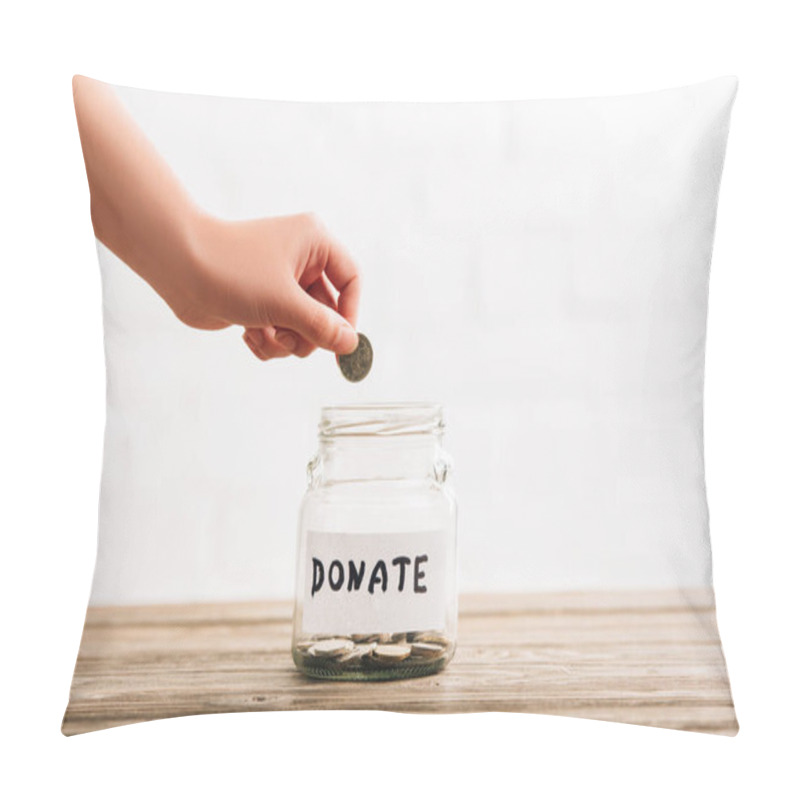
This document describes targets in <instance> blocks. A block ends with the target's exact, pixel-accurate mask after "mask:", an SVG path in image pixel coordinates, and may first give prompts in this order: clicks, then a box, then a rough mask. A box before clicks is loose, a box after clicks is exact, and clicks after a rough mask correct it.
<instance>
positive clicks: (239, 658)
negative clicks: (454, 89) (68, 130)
mask: <svg viewBox="0 0 800 800" xmlns="http://www.w3.org/2000/svg"><path fill="white" fill-rule="evenodd" d="M736 85H737V84H736V80H735V79H734V78H731V77H725V78H719V79H716V80H712V81H708V82H705V83H700V84H697V85H693V86H689V87H684V88H677V89H670V90H666V91H657V92H652V93H648V94H639V95H631V96H621V97H603V98H584V99H568V100H535V101H519V102H476V103H433V104H413V103H290V102H272V101H264V100H243V99H231V98H222V97H204V96H188V95H178V94H167V93H160V92H153V91H143V90H139V89H131V88H123V87H115V88H114V89H113V91H114V93H115V94H116V97H117V98H118V100H119V101H120V102H121V103H122V105H123V107H124V108H125V109H126V111H127V113H128V114H129V115H130V118H131V119H132V121H133V123H134V124H135V126H136V127H137V128H138V129H139V130H140V131H141V132H142V133H143V134H144V136H145V137H146V138H147V139H148V140H149V141H150V142H151V143H152V145H153V146H154V147H155V149H156V151H157V152H158V153H159V154H160V156H161V157H162V158H163V159H164V160H165V162H166V163H167V164H168V165H169V168H170V169H171V170H172V172H173V173H174V175H175V176H176V177H177V180H178V181H179V182H180V184H181V185H182V186H183V187H184V188H185V190H186V193H187V195H188V196H189V197H190V198H191V199H192V201H193V202H194V203H196V204H197V205H198V206H199V207H201V208H202V209H203V210H204V212H205V213H207V214H209V215H212V216H213V217H216V218H221V219H225V220H244V219H250V218H263V217H273V216H279V215H287V214H295V213H299V212H313V213H314V214H315V215H316V216H317V217H318V218H319V219H320V220H321V221H322V222H323V223H324V225H325V227H326V229H327V230H329V231H330V232H331V233H332V234H333V235H334V236H335V237H336V239H337V240H338V241H339V242H341V243H342V244H343V245H344V246H345V247H346V248H347V251H348V252H349V254H350V256H351V257H352V258H353V260H354V261H355V262H356V263H357V264H358V265H359V268H360V270H361V275H362V282H363V292H362V299H361V304H360V316H359V329H360V330H362V331H364V332H365V333H366V334H367V335H368V336H369V338H370V340H371V342H372V345H373V348H374V363H373V366H372V370H371V372H370V374H369V376H368V377H367V378H366V379H365V380H364V381H362V382H360V383H348V382H347V381H345V380H344V379H343V378H342V375H341V373H340V371H339V369H338V367H337V363H336V358H335V357H334V355H333V354H332V353H330V352H329V351H326V350H324V349H319V350H317V351H316V352H314V353H313V354H312V355H311V356H310V357H309V358H307V359H303V360H301V359H297V358H294V357H290V358H284V359H276V360H271V361H268V362H266V363H262V362H261V361H260V360H258V359H256V358H254V357H253V354H252V353H251V352H250V351H249V350H248V348H247V347H245V345H244V344H243V343H242V341H241V335H242V328H241V327H239V328H237V327H235V326H231V327H228V328H225V329H223V330H215V331H209V330H204V331H201V330H197V329H195V328H192V327H189V326H188V325H186V324H184V323H182V322H181V321H180V320H179V319H178V318H177V316H176V315H175V313H173V311H172V309H171V308H170V307H169V306H168V305H167V303H165V302H164V300H162V298H161V297H160V296H159V295H158V294H157V293H156V292H155V291H154V290H153V288H151V286H150V285H148V283H147V282H146V281H145V280H142V278H141V277H139V275H137V274H136V273H135V272H134V271H133V269H131V268H130V267H129V266H128V265H127V264H126V263H124V262H123V261H122V260H121V259H120V258H119V257H117V255H115V254H114V253H113V252H112V251H111V249H109V248H108V247H107V246H106V245H104V244H102V243H101V242H99V241H98V254H99V261H100V270H101V275H102V285H103V315H104V330H105V353H106V370H107V418H106V433H105V451H104V461H103V474H102V485H101V494H100V514H99V540H98V554H97V563H96V569H95V574H94V582H93V585H92V592H91V599H90V607H89V609H88V614H87V619H86V625H85V628H84V633H83V639H82V642H81V645H80V652H79V655H78V660H77V665H76V669H75V675H74V679H73V684H72V689H71V693H70V700H69V705H68V708H67V710H66V715H65V718H64V723H63V731H64V733H65V734H74V733H80V732H85V731H92V730H97V729H100V728H107V727H111V726H115V725H122V724H126V723H131V722H135V721H141V720H150V719H157V718H164V717H171V716H179V715H185V714H200V713H211V712H230V711H248V710H274V709H298V708H370V709H387V710H398V711H409V710H414V711H428V712H473V711H506V710H514V711H528V712H536V713H545V714H560V715H571V716H579V717H588V718H594V719H601V720H609V721H621V722H631V723H638V724H643V725H651V726H660V727H666V728H678V729H687V730H694V731H707V732H713V733H723V734H735V733H736V731H737V730H738V725H737V722H736V716H735V712H734V708H733V703H732V700H731V694H730V688H729V683H728V677H727V672H726V666H725V661H724V657H723V653H722V649H721V644H720V641H719V636H718V632H717V626H716V619H715V604H714V593H713V588H712V576H711V550H710V541H709V526H708V510H707V505H706V492H705V477H704V468H703V370H704V350H705V335H706V309H707V294H708V279H709V265H710V260H711V251H712V244H713V237H714V226H715V217H716V210H717V197H718V190H719V184H720V177H721V173H722V166H723V159H724V153H725V146H726V139H727V134H728V124H729V118H730V111H731V106H732V103H733V100H734V96H735V93H736ZM123 146H125V145H123ZM84 149H86V145H85V143H84ZM117 177H118V181H117V182H118V186H117V190H118V191H120V192H126V191H130V189H129V186H128V185H127V183H126V181H128V180H129V179H130V176H128V175H122V174H121V175H119V176H117ZM95 199H96V198H95V197H93V202H94V201H95ZM231 257H232V258H233V257H234V256H231ZM399 401H432V402H436V403H440V404H441V405H442V407H443V409H444V416H445V420H446V432H445V446H446V449H447V451H448V452H449V453H450V455H451V457H452V480H453V485H454V487H455V493H456V495H457V498H458V503H459V507H458V591H459V625H458V640H457V648H456V652H455V656H454V658H453V660H452V662H451V663H450V664H449V665H448V666H447V668H446V669H445V670H444V671H443V672H441V673H440V674H438V675H436V676H431V677H419V678H412V679H407V680H399V681H391V682H377V683H371V682H369V683H358V682H332V681H326V680H314V679H312V678H308V677H306V676H305V675H303V674H301V673H300V671H299V670H297V669H296V667H295V665H294V664H293V662H292V653H291V644H292V643H291V634H292V603H293V599H294V596H295V590H296V581H295V557H296V533H295V532H296V530H297V520H298V510H299V507H300V503H301V499H302V497H303V494H304V491H305V488H306V487H305V483H306V464H307V462H308V461H309V459H310V458H311V457H312V456H313V454H314V452H315V450H316V447H317V445H316V432H317V431H316V427H317V422H318V419H319V415H320V409H321V408H322V407H326V406H335V405H343V404H345V405H348V404H353V403H372V402H386V403H394V402H399Z"/></svg>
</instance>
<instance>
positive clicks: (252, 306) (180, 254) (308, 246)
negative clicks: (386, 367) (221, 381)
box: [73, 75, 360, 360]
mask: <svg viewBox="0 0 800 800" xmlns="http://www.w3.org/2000/svg"><path fill="white" fill-rule="evenodd" d="M73 94H74V99H75V113H76V117H77V121H78V131H79V133H80V137H81V146H82V148H83V154H84V161H85V163H86V175H87V178H88V180H89V189H90V193H91V211H92V224H93V227H94V231H95V235H96V237H97V238H98V239H99V240H100V241H101V242H102V243H103V244H104V245H105V246H106V247H108V248H109V249H110V250H111V251H112V252H113V253H115V254H116V255H117V256H118V257H119V258H120V259H121V260H122V261H124V262H125V263H126V264H127V265H128V266H129V267H130V268H131V269H133V270H134V271H135V272H136V273H137V274H138V275H140V276H141V277H142V278H143V279H144V280H146V281H147V282H148V283H149V284H150V285H151V286H152V287H153V288H154V289H155V291H156V292H158V294H159V295H160V296H161V297H162V298H163V300H164V301H165V302H166V303H167V305H169V307H170V308H171V309H172V310H173V311H174V312H175V314H176V316H177V317H178V319H180V320H181V321H182V322H185V323H186V324H187V325H190V326H192V327H194V328H204V329H206V330H217V329H219V328H225V327H228V326H229V325H242V326H244V327H245V334H244V339H245V342H246V343H247V345H248V347H250V349H251V350H252V351H253V353H255V355H257V356H258V357H259V358H261V359H263V360H267V359H269V358H280V357H283V356H288V355H290V354H292V353H294V354H295V355H298V356H301V357H303V356H307V355H308V354H309V353H311V352H312V351H313V350H314V349H315V348H316V347H324V348H326V349H328V350H333V351H334V352H335V353H337V354H346V353H351V352H353V351H354V350H355V349H356V347H357V346H358V336H357V334H356V332H355V330H354V328H353V326H354V325H355V323H356V314H357V312H358V299H359V289H360V279H359V273H358V269H357V267H356V265H355V264H354V263H353V261H352V259H351V258H350V257H349V256H348V255H347V253H346V252H345V251H344V249H343V248H342V247H341V246H340V245H339V244H338V243H336V242H335V241H334V240H333V239H332V238H331V237H330V236H329V235H328V234H327V232H326V231H325V230H324V228H323V227H322V225H321V224H320V223H319V222H318V221H317V220H316V218H315V217H313V216H312V215H309V214H299V215H295V216H289V217H272V218H264V219H253V220H247V221H244V222H226V221H223V220H220V219H217V218H215V217H212V216H210V215H208V214H204V213H203V212H202V211H200V210H199V209H198V208H197V206H196V205H195V203H194V202H193V201H192V199H191V198H190V197H189V196H188V194H187V192H186V190H185V189H184V188H183V186H182V185H181V184H180V182H179V181H178V179H177V177H176V176H175V174H174V173H173V172H172V170H171V169H170V168H169V166H168V165H167V164H166V162H165V161H164V159H163V158H162V157H161V156H160V154H159V153H158V152H157V151H156V149H155V147H154V146H153V144H152V142H150V141H149V140H148V139H147V137H145V135H144V134H143V132H142V131H141V130H140V129H139V128H138V127H137V126H136V124H135V123H134V122H133V120H132V119H131V117H130V115H129V114H128V113H127V112H126V111H125V109H124V108H123V107H122V105H121V104H120V102H119V100H118V99H117V97H116V96H115V94H114V92H113V90H112V89H111V87H109V86H107V85H106V84H104V83H101V82H100V81H94V80H91V79H90V78H85V77H82V76H80V75H76V76H75V77H74V79H73Z"/></svg>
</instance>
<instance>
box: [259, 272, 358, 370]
mask: <svg viewBox="0 0 800 800" xmlns="http://www.w3.org/2000/svg"><path fill="white" fill-rule="evenodd" d="M279 316H280V319H276V320H275V324H276V325H278V326H279V327H282V328H290V329H291V330H293V331H295V332H296V333H299V334H300V335H301V336H302V337H303V338H304V339H307V340H308V341H309V342H311V343H312V344H313V345H315V346H316V347H322V348H324V349H325V350H332V351H333V352H334V353H337V354H339V355H345V354H347V353H352V352H353V351H354V350H355V349H356V347H358V334H357V333H356V332H355V330H354V328H353V327H352V325H350V323H349V322H348V321H347V320H346V319H345V318H344V317H343V316H341V315H340V314H338V313H337V312H336V311H334V310H333V309H332V308H329V307H328V306H326V305H325V304H324V303H320V302H319V300H315V299H314V298H313V297H311V295H309V294H306V292H304V291H303V290H302V289H301V288H300V287H299V286H298V285H297V284H295V285H294V289H293V290H292V292H291V294H290V297H289V298H288V302H287V303H286V305H285V307H284V308H283V309H282V311H281V313H280V315H279Z"/></svg>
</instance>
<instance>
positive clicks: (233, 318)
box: [164, 214, 360, 361]
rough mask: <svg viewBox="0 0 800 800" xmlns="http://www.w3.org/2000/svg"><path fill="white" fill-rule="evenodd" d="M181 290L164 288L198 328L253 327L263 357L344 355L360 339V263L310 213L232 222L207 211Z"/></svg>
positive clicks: (253, 344)
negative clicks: (320, 352) (328, 352)
mask: <svg viewBox="0 0 800 800" xmlns="http://www.w3.org/2000/svg"><path fill="white" fill-rule="evenodd" d="M193 231H194V232H193V234H192V240H193V244H192V246H191V248H190V249H191V251H192V254H193V255H192V257H191V258H190V259H188V261H189V267H188V272H189V273H194V274H188V275H187V276H186V278H185V280H184V281H182V282H181V283H183V285H182V286H178V287H176V288H177V289H178V291H173V292H170V293H169V296H166V295H164V299H165V300H167V302H168V303H169V304H170V306H171V307H172V309H173V311H174V312H175V313H176V315H177V316H178V318H179V319H181V320H182V321H183V322H185V323H186V324H187V325H191V326H192V327H196V328H204V329H210V330H213V329H217V328H223V327H226V326H228V325H242V326H244V327H245V333H244V336H243V338H244V341H245V342H246V344H247V346H248V347H249V348H250V350H251V351H252V352H253V353H254V354H255V355H256V356H257V357H258V358H260V359H262V360H264V361H266V360H268V359H270V358H282V357H284V356H288V355H292V354H294V355H296V356H300V357H301V358H303V357H305V356H307V355H309V354H310V353H311V352H313V351H314V350H315V349H316V348H317V347H322V348H325V349H327V350H332V351H333V352H335V353H338V354H345V353H351V352H352V351H353V350H355V348H356V346H357V345H358V335H357V334H356V331H355V327H354V326H355V324H356V317H357V313H358V301H359V292H360V276H359V271H358V268H357V267H356V265H355V263H354V262H353V260H352V259H351V258H350V256H349V255H348V254H347V253H346V251H345V250H344V248H343V247H342V246H341V245H340V244H339V243H338V242H336V241H335V240H334V239H333V238H331V236H330V235H329V234H328V233H327V231H326V230H325V229H324V227H323V226H322V224H321V223H320V222H319V221H318V220H317V219H316V218H315V217H314V216H313V215H309V214H299V215H294V216H287V217H268V218H263V219H253V220H247V221H243V222H226V221H222V220H219V219H216V218H214V217H208V216H205V215H201V216H199V217H198V219H197V220H196V223H195V225H194V226H193Z"/></svg>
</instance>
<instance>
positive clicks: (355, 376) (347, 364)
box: [336, 333, 372, 383]
mask: <svg viewBox="0 0 800 800" xmlns="http://www.w3.org/2000/svg"><path fill="white" fill-rule="evenodd" d="M336 361H337V362H338V364H339V369H340V370H341V372H342V375H344V377H345V378H347V380H348V381H350V382H351V383H358V381H363V380H364V378H366V377H367V375H368V373H369V371H370V369H371V367H372V345H371V344H370V342H369V339H367V337H366V336H364V334H363V333H359V334H358V347H356V349H355V350H354V351H353V352H352V353H348V354H347V355H339V356H336Z"/></svg>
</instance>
